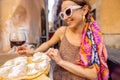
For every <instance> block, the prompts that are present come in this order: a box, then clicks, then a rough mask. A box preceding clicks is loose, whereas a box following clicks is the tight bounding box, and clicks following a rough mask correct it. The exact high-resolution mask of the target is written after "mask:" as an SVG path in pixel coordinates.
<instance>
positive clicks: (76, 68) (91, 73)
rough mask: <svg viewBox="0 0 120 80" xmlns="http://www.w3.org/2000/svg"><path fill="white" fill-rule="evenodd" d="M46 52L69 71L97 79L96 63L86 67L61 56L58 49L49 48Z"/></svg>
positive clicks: (91, 79)
mask: <svg viewBox="0 0 120 80" xmlns="http://www.w3.org/2000/svg"><path fill="white" fill-rule="evenodd" d="M46 53H47V54H48V56H50V57H51V58H52V59H53V60H54V61H55V62H56V64H58V65H59V66H61V67H63V68H64V69H66V70H68V71H69V72H71V73H73V74H75V75H78V76H80V77H84V78H87V79H90V80H96V78H97V70H96V68H95V66H94V65H93V66H92V67H91V68H88V67H86V68H85V67H82V66H80V65H76V64H73V63H70V62H68V61H65V60H63V59H62V58H61V56H60V54H59V52H58V50H57V49H53V48H52V49H49V50H48V51H47V52H46Z"/></svg>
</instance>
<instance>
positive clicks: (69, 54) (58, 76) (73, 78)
mask: <svg viewBox="0 0 120 80" xmlns="http://www.w3.org/2000/svg"><path fill="white" fill-rule="evenodd" d="M65 32H66V31H65ZM79 49H80V47H79V46H74V45H72V44H71V43H70V42H69V41H68V40H67V37H66V36H65V33H64V36H63V38H62V40H61V43H60V48H59V53H60V55H61V57H62V59H63V60H65V61H69V62H71V63H73V64H75V61H76V60H78V59H79V58H80V57H79V54H78V52H79ZM53 79H54V80H85V79H83V78H81V77H79V76H77V75H74V74H73V73H71V72H69V71H67V70H65V69H64V68H62V67H60V66H59V65H57V64H56V66H55V68H54V72H53Z"/></svg>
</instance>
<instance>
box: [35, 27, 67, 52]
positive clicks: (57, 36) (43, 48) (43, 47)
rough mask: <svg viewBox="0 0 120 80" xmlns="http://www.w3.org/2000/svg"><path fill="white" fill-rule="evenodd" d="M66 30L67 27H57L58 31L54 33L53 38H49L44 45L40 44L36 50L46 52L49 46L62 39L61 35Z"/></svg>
mask: <svg viewBox="0 0 120 80" xmlns="http://www.w3.org/2000/svg"><path fill="white" fill-rule="evenodd" d="M64 30H65V27H60V28H59V29H57V31H56V32H55V33H54V35H53V36H52V38H51V39H50V40H48V41H47V42H44V43H43V44H42V45H40V46H39V47H38V48H37V49H36V50H35V51H34V52H39V51H40V52H44V51H46V50H47V49H48V48H49V47H51V46H53V45H54V44H56V43H57V42H59V41H60V40H61V36H62V34H63V32H64Z"/></svg>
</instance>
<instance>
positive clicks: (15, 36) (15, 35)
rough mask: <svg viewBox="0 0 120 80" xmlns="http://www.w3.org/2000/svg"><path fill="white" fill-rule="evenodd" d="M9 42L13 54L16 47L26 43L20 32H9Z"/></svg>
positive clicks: (23, 35) (22, 33) (23, 34)
mask: <svg viewBox="0 0 120 80" xmlns="http://www.w3.org/2000/svg"><path fill="white" fill-rule="evenodd" d="M9 40H10V45H11V47H13V50H14V52H16V49H17V47H18V46H21V45H23V44H24V43H25V42H26V36H25V33H24V32H22V31H16V32H11V33H10V36H9Z"/></svg>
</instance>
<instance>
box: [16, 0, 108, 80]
mask: <svg viewBox="0 0 120 80" xmlns="http://www.w3.org/2000/svg"><path fill="white" fill-rule="evenodd" d="M90 9H91V7H90V5H89V3H88V2H87V1H86V0H63V3H62V12H60V17H61V18H62V19H63V20H64V21H65V22H66V23H67V24H68V26H67V27H65V26H62V27H60V28H59V29H58V30H57V31H56V32H55V34H54V35H53V37H52V38H51V39H50V40H49V41H47V42H45V43H43V44H42V45H41V46H40V47H39V48H38V49H36V50H35V51H33V50H30V49H28V48H25V47H20V48H19V50H18V52H19V53H20V54H26V55H29V54H32V53H34V52H38V51H45V50H47V49H48V48H49V47H50V46H52V45H54V44H56V43H57V42H61V44H60V48H59V51H58V50H57V49H53V48H50V49H49V50H48V51H47V52H46V54H47V55H48V56H49V57H50V58H52V59H53V60H54V61H55V62H56V64H57V65H56V66H55V69H54V74H53V77H54V80H87V79H90V80H97V79H98V80H107V79H108V67H107V64H106V61H107V53H106V49H105V46H104V44H103V39H102V37H101V32H100V30H99V27H98V26H97V24H96V22H95V21H94V19H93V18H92V16H91V15H90V13H89V11H90ZM21 49H22V50H21Z"/></svg>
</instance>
